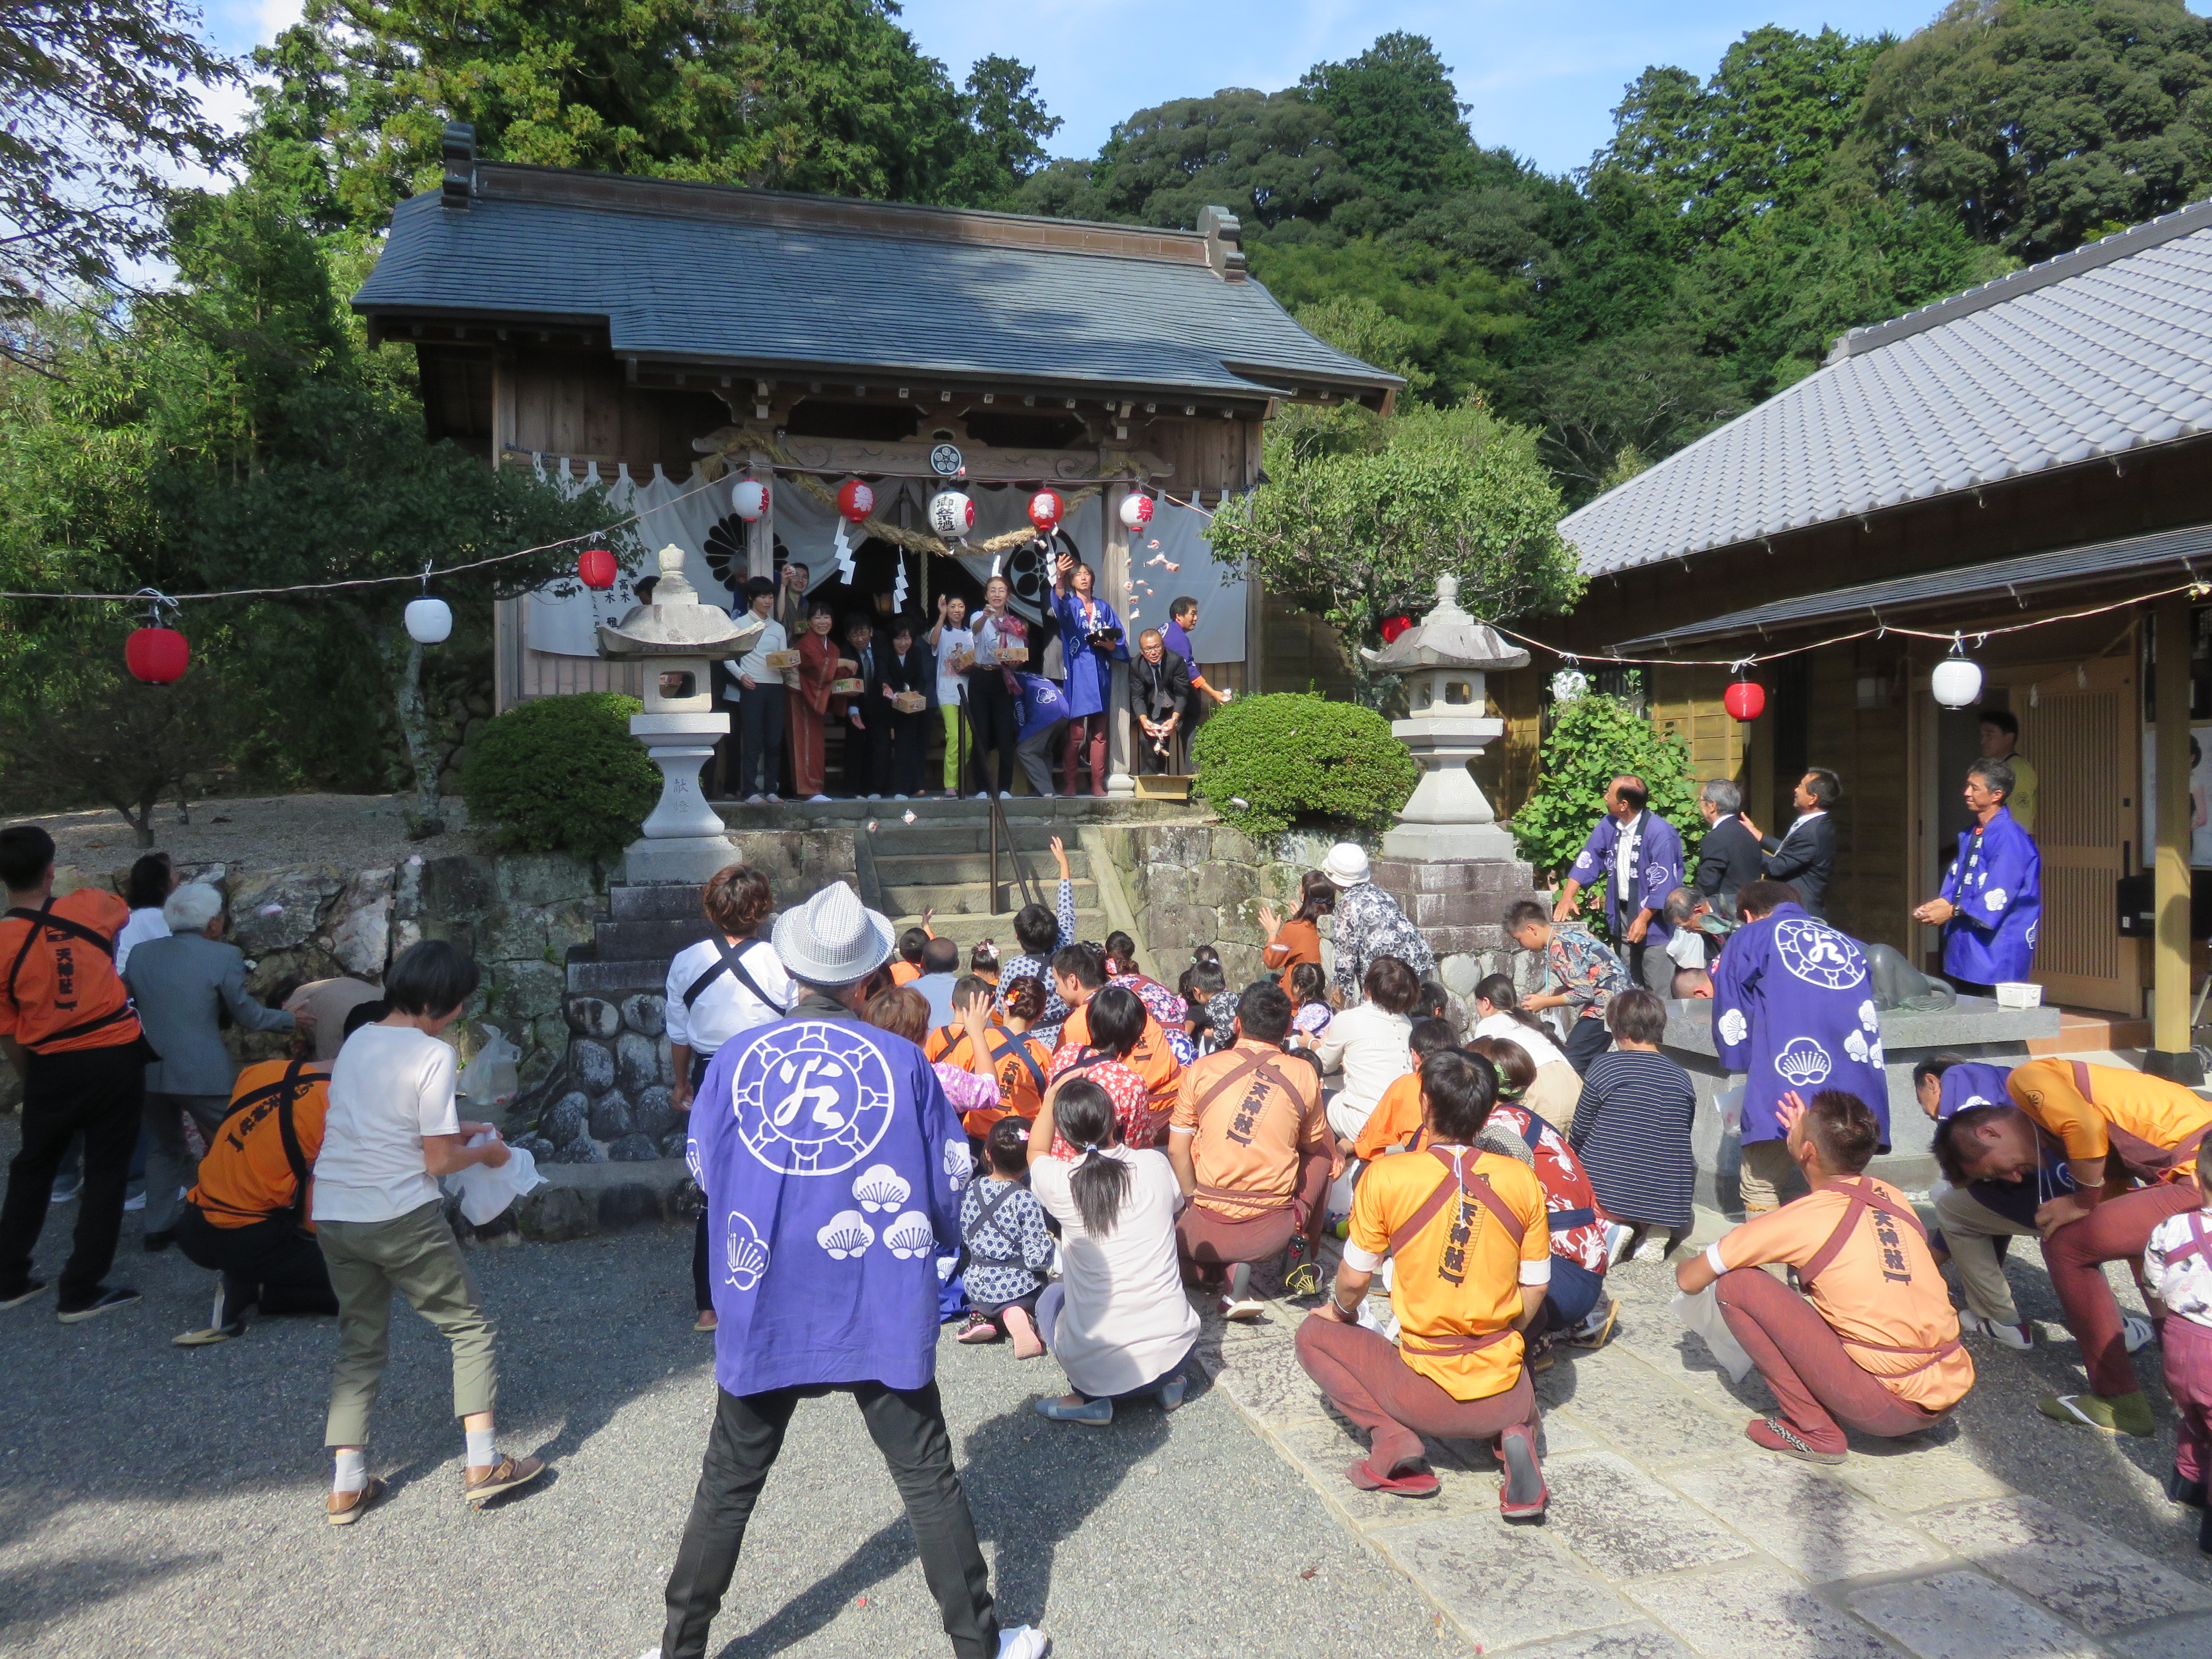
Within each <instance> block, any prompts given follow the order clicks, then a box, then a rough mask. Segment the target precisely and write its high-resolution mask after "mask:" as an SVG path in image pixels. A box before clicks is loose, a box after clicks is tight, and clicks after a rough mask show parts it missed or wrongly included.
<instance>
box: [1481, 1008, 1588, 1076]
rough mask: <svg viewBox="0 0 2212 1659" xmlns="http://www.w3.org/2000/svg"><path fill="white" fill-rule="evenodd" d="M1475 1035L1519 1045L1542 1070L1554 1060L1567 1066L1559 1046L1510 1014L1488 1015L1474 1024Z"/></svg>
mask: <svg viewBox="0 0 2212 1659" xmlns="http://www.w3.org/2000/svg"><path fill="white" fill-rule="evenodd" d="M1474 1035H1475V1036H1486V1037H1492V1038H1495V1039H1496V1040H1497V1041H1498V1042H1510V1043H1515V1044H1517V1045H1518V1046H1519V1048H1520V1049H1521V1051H1522V1053H1523V1054H1527V1055H1528V1058H1529V1059H1530V1060H1532V1061H1534V1064H1535V1065H1536V1066H1538V1067H1539V1068H1540V1069H1541V1067H1543V1066H1549V1065H1550V1064H1551V1063H1552V1062H1553V1060H1558V1061H1559V1063H1560V1064H1561V1065H1565V1064H1566V1060H1567V1057H1566V1056H1565V1054H1561V1053H1560V1052H1559V1045H1558V1044H1557V1043H1555V1042H1553V1041H1552V1039H1551V1038H1550V1037H1548V1036H1546V1035H1545V1034H1544V1033H1543V1032H1541V1031H1532V1030H1529V1029H1528V1027H1527V1026H1525V1025H1523V1024H1522V1023H1521V1022H1520V1021H1519V1020H1517V1019H1516V1018H1513V1016H1512V1015H1510V1014H1508V1013H1496V1014H1486V1015H1484V1016H1483V1017H1482V1018H1480V1019H1478V1020H1477V1021H1475V1022H1474Z"/></svg>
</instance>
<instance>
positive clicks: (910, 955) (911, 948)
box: [891, 927, 929, 985]
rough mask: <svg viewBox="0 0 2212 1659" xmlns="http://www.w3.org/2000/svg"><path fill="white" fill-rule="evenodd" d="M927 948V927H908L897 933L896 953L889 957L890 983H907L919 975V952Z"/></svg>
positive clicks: (919, 976)
mask: <svg viewBox="0 0 2212 1659" xmlns="http://www.w3.org/2000/svg"><path fill="white" fill-rule="evenodd" d="M928 948H929V929H928V928H927V927H909V928H908V929H907V930H906V932H904V933H901V934H900V935H899V941H898V955H897V956H896V957H893V958H892V959H891V983H892V984H894V985H908V984H911V983H912V982H913V981H915V980H918V979H920V978H921V953H922V952H923V951H926V950H927V949H928Z"/></svg>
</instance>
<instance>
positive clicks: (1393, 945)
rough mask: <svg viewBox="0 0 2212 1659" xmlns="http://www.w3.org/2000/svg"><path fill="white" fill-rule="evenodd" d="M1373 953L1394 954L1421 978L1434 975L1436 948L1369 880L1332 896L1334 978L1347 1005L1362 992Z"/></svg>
mask: <svg viewBox="0 0 2212 1659" xmlns="http://www.w3.org/2000/svg"><path fill="white" fill-rule="evenodd" d="M1376 957H1397V958H1398V960H1399V961H1401V962H1402V963H1405V964H1406V965H1407V967H1408V968H1411V969H1413V971H1414V972H1415V973H1416V974H1419V975H1420V976H1421V977H1422V978H1423V979H1431V978H1433V977H1435V975H1436V971H1437V953H1436V952H1435V951H1431V949H1429V942H1428V940H1426V939H1423V938H1422V937H1421V930H1420V929H1419V928H1418V927H1414V926H1413V923H1412V922H1411V921H1407V918H1406V913H1405V912H1404V911H1403V910H1401V909H1400V908H1398V901H1397V900H1395V899H1394V898H1392V897H1391V896H1389V894H1388V893H1386V892H1384V891H1383V890H1382V889H1381V888H1380V887H1377V886H1376V884H1374V883H1373V882H1371V881H1363V882H1360V883H1358V884H1357V885H1354V886H1351V887H1346V888H1345V889H1344V890H1342V891H1340V892H1339V893H1338V894H1337V896H1336V984H1337V988H1338V989H1339V990H1340V991H1342V992H1343V993H1344V1006H1346V1007H1347V1008H1349V1007H1351V1006H1352V1005H1354V1004H1355V1003H1357V1002H1358V1000H1360V999H1361V997H1363V996H1364V995H1365V994H1366V993H1365V991H1364V989H1363V988H1362V987H1364V984H1365V982H1366V979H1367V969H1368V967H1369V965H1370V963H1373V962H1374V960H1375V958H1376Z"/></svg>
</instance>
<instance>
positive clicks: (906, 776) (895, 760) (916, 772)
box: [891, 708, 940, 795]
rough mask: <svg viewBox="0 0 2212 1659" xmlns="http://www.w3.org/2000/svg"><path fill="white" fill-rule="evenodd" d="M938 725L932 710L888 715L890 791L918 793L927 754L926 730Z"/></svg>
mask: <svg viewBox="0 0 2212 1659" xmlns="http://www.w3.org/2000/svg"><path fill="white" fill-rule="evenodd" d="M939 724H940V722H939V720H938V718H937V714H936V713H935V711H934V710H933V709H928V708H925V709H922V710H921V712H920V713H918V714H897V713H896V712H894V713H893V714H892V715H891V793H893V794H895V795H918V794H920V793H921V779H922V763H923V762H924V761H925V760H927V758H928V755H929V729H930V727H931V726H936V725H939Z"/></svg>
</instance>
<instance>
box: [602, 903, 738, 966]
mask: <svg viewBox="0 0 2212 1659" xmlns="http://www.w3.org/2000/svg"><path fill="white" fill-rule="evenodd" d="M709 931H710V928H709V926H708V921H707V918H706V917H704V916H702V915H700V914H699V907H698V906H697V905H696V903H695V904H693V906H692V907H691V914H690V915H689V916H687V917H685V918H684V919H683V920H682V921H673V920H671V921H603V922H600V923H599V925H598V926H597V927H594V928H593V929H592V945H593V946H594V947H595V948H596V949H597V950H598V951H599V960H600V961H601V962H647V961H652V960H653V959H655V958H658V959H659V961H661V962H664V963H665V962H666V961H667V960H668V958H669V957H672V956H674V955H675V954H676V953H677V952H678V951H681V950H683V949H684V947H685V946H687V945H696V944H697V943H698V942H699V941H700V940H701V939H704V938H706V937H707V935H708V932H709Z"/></svg>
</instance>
